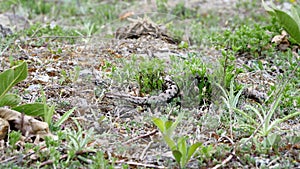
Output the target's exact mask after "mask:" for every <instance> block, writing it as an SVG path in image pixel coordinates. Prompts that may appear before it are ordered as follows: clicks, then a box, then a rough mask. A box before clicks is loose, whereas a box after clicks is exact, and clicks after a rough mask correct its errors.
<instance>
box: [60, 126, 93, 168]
mask: <svg viewBox="0 0 300 169" xmlns="http://www.w3.org/2000/svg"><path fill="white" fill-rule="evenodd" d="M74 122H75V124H76V126H77V131H75V130H69V129H68V130H67V131H66V132H67V133H66V134H67V140H68V141H69V144H68V159H67V161H66V163H68V162H69V161H70V160H72V159H73V158H74V157H75V156H76V153H77V152H80V151H84V150H85V151H87V150H88V151H94V148H93V147H88V144H89V143H90V142H91V141H93V140H94V139H95V136H94V130H93V128H91V129H89V130H87V131H86V130H84V129H83V128H82V127H81V126H80V124H79V123H78V122H77V120H74ZM77 157H78V158H80V159H81V160H87V159H86V158H85V157H84V156H82V155H78V156H77Z"/></svg>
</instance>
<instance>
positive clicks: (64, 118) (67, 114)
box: [54, 107, 76, 127]
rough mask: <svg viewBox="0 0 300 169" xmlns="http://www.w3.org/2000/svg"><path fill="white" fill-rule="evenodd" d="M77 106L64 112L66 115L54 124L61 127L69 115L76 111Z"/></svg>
mask: <svg viewBox="0 0 300 169" xmlns="http://www.w3.org/2000/svg"><path fill="white" fill-rule="evenodd" d="M75 109H76V107H73V108H72V109H71V110H69V111H67V112H66V113H64V115H63V116H62V117H61V118H60V119H59V120H58V121H57V122H56V123H55V124H54V126H55V127H59V126H60V125H61V124H62V123H63V122H64V121H66V120H67V119H68V118H69V116H70V115H71V114H72V113H73V112H74V110H75Z"/></svg>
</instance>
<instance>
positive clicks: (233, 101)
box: [216, 80, 244, 139]
mask: <svg viewBox="0 0 300 169" xmlns="http://www.w3.org/2000/svg"><path fill="white" fill-rule="evenodd" d="M216 85H217V86H218V87H219V88H220V89H221V91H222V92H223V96H222V97H221V98H222V99H223V102H224V103H225V105H226V107H227V109H228V111H229V119H230V135H231V139H233V133H232V132H233V131H232V124H233V119H232V117H233V112H234V110H235V109H236V108H237V104H238V101H239V98H240V96H241V94H242V92H243V90H244V88H241V89H240V90H238V91H237V93H236V91H235V90H234V83H233V80H231V82H230V89H229V92H228V91H226V90H225V89H224V88H223V87H222V86H221V85H219V84H216Z"/></svg>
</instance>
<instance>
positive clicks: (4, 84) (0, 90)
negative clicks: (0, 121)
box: [0, 62, 75, 126]
mask: <svg viewBox="0 0 300 169" xmlns="http://www.w3.org/2000/svg"><path fill="white" fill-rule="evenodd" d="M27 74H28V70H27V63H26V62H21V63H19V64H18V65H17V66H14V67H12V68H10V69H8V70H6V71H4V72H2V73H0V107H3V106H10V107H12V109H13V110H16V111H18V112H22V113H25V114H26V115H29V116H40V117H43V119H44V121H45V122H47V123H48V124H49V125H51V121H52V116H53V114H54V111H55V106H51V107H49V106H48V105H47V103H46V96H45V94H44V92H43V91H41V93H42V102H41V103H39V102H37V103H28V104H22V105H19V103H20V101H21V99H20V97H19V96H18V95H17V94H12V93H8V92H9V90H10V89H11V88H12V87H13V86H15V85H16V84H17V83H19V82H21V81H22V80H24V79H26V77H27ZM74 110H75V108H73V109H71V110H70V111H68V112H67V113H66V115H64V116H63V118H62V119H60V120H59V122H58V123H56V124H55V126H58V125H60V124H61V123H62V122H63V121H65V120H66V119H67V118H68V117H69V116H70V114H71V113H72V112H73V111H74Z"/></svg>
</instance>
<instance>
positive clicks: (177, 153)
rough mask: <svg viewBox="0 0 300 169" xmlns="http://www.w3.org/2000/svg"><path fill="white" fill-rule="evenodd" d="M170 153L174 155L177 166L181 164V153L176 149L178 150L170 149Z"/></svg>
mask: <svg viewBox="0 0 300 169" xmlns="http://www.w3.org/2000/svg"><path fill="white" fill-rule="evenodd" d="M172 154H173V156H174V157H175V160H176V162H177V163H178V164H179V166H181V163H180V161H181V157H182V154H181V153H180V151H178V150H173V151H172Z"/></svg>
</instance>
